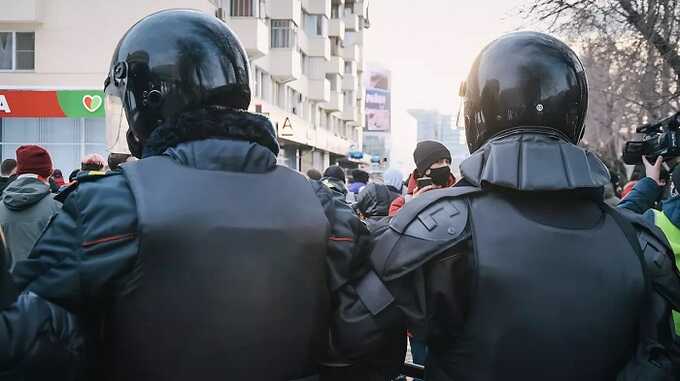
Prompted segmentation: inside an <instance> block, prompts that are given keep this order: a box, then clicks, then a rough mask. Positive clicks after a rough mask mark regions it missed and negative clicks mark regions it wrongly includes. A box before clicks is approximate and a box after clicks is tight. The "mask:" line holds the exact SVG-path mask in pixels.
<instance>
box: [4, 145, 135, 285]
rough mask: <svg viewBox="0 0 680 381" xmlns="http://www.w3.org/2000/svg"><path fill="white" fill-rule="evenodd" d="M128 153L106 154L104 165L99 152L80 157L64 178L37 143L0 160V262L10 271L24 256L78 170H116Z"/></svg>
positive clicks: (79, 172)
mask: <svg viewBox="0 0 680 381" xmlns="http://www.w3.org/2000/svg"><path fill="white" fill-rule="evenodd" d="M130 157H131V156H130V155H128V154H115V153H112V154H110V155H109V160H108V165H107V163H106V162H105V161H104V158H103V157H102V156H101V155H99V154H96V153H95V154H90V155H86V156H85V157H83V159H82V161H81V167H80V168H79V169H75V170H73V172H71V175H70V176H69V181H68V182H66V181H65V180H64V177H63V175H62V172H61V170H59V169H55V168H53V164H52V158H51V156H50V153H49V152H48V151H47V150H46V149H45V148H43V147H41V146H39V145H23V146H20V147H19V148H17V150H16V159H4V160H3V161H2V164H0V200H1V203H0V228H1V229H2V230H1V235H2V236H3V237H4V248H5V251H4V253H1V254H3V255H4V256H5V257H6V258H5V259H4V261H3V263H4V264H5V266H6V269H7V270H9V271H10V272H12V270H13V268H14V265H15V264H16V263H17V262H18V261H22V260H25V259H27V258H28V255H29V253H30V252H31V249H32V248H33V246H34V245H35V243H36V241H37V240H38V237H40V234H41V233H42V231H43V230H44V229H45V227H46V226H47V223H48V222H49V221H50V219H52V217H53V216H54V215H56V214H57V213H58V212H59V210H60V209H61V205H62V204H61V201H63V198H64V197H65V195H66V194H67V193H68V191H67V189H68V188H69V187H70V186H72V185H74V184H75V183H76V182H77V177H78V175H79V174H82V175H92V174H98V173H99V174H104V173H106V171H108V170H119V169H120V164H121V163H123V162H125V161H127V160H129V159H130Z"/></svg>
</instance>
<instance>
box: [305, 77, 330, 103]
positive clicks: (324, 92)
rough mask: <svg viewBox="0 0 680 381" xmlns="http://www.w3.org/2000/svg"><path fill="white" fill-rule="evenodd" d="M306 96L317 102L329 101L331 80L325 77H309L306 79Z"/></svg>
mask: <svg viewBox="0 0 680 381" xmlns="http://www.w3.org/2000/svg"><path fill="white" fill-rule="evenodd" d="M307 88H308V94H307V96H308V98H309V99H311V100H314V101H319V102H330V100H331V82H330V81H329V80H327V79H310V80H309V81H308V85H307Z"/></svg>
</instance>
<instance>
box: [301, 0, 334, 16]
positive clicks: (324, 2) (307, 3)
mask: <svg viewBox="0 0 680 381" xmlns="http://www.w3.org/2000/svg"><path fill="white" fill-rule="evenodd" d="M302 8H304V9H305V10H306V11H307V13H309V14H312V15H325V16H326V17H328V18H330V17H331V0H302Z"/></svg>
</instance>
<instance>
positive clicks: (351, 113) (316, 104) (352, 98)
mask: <svg viewBox="0 0 680 381" xmlns="http://www.w3.org/2000/svg"><path fill="white" fill-rule="evenodd" d="M366 2H367V0H354V1H351V0H222V1H221V2H220V1H218V2H217V3H218V5H219V6H220V7H221V8H222V11H221V12H220V16H222V17H223V19H224V20H225V21H226V22H227V24H229V25H230V26H231V27H232V28H233V29H234V31H235V32H236V34H238V35H239V36H242V35H243V36H246V35H248V36H249V37H248V38H241V40H242V41H243V44H244V47H245V49H246V51H247V52H248V55H249V57H250V60H251V70H252V73H251V76H252V80H253V86H252V88H253V96H254V98H253V102H252V109H253V110H254V111H257V112H261V113H264V114H266V115H268V116H269V117H270V118H271V120H272V122H273V123H274V124H275V125H276V126H277V127H278V130H279V136H280V142H281V143H282V146H283V148H284V149H283V153H282V157H281V158H280V159H281V161H282V162H284V163H285V164H286V165H288V166H290V167H293V168H297V169H299V170H303V171H304V170H307V169H309V168H312V167H314V168H316V169H319V170H323V169H324V168H325V167H327V166H328V165H329V164H332V163H334V162H335V158H338V157H341V156H342V157H344V156H346V155H347V153H348V152H349V151H350V150H356V149H360V148H359V147H361V130H362V127H363V124H364V119H365V117H364V107H363V93H362V92H361V91H362V88H361V86H360V82H361V81H360V80H359V78H361V76H362V73H363V70H364V69H363V68H364V63H363V33H364V32H365V28H364V26H365V25H368V23H367V20H366V6H367V4H366ZM348 23H349V26H348ZM265 28H266V30H267V32H266V33H265V32H262V33H257V36H256V38H255V37H254V33H252V32H250V31H253V30H258V31H259V30H260V29H265Z"/></svg>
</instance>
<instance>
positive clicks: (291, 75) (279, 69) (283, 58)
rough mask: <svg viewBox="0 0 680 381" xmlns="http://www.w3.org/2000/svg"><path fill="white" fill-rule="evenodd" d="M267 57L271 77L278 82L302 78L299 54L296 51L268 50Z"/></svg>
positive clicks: (283, 49)
mask: <svg viewBox="0 0 680 381" xmlns="http://www.w3.org/2000/svg"><path fill="white" fill-rule="evenodd" d="M268 57H269V63H270V71H271V75H272V77H273V78H274V79H275V80H277V81H278V82H281V83H285V82H290V81H294V80H296V79H299V78H300V77H301V76H302V64H301V62H300V52H299V51H298V50H297V49H286V48H276V49H270V50H269V55H268Z"/></svg>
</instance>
